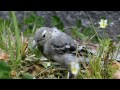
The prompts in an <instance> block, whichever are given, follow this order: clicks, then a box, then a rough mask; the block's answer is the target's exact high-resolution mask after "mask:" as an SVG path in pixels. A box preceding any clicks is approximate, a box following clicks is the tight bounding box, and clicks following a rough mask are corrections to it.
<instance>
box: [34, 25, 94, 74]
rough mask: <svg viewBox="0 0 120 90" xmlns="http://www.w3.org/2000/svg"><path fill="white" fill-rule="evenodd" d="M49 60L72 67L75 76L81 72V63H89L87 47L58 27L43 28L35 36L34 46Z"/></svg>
mask: <svg viewBox="0 0 120 90" xmlns="http://www.w3.org/2000/svg"><path fill="white" fill-rule="evenodd" d="M36 46H37V48H38V49H39V50H40V51H41V52H42V54H43V55H44V56H45V57H46V58H47V59H49V60H53V61H56V62H58V63H59V64H61V65H65V66H68V67H70V70H72V72H73V73H74V74H77V73H78V71H79V70H80V68H79V63H80V62H82V63H83V62H87V63H88V62H89V59H88V54H89V53H90V54H92V53H91V52H88V51H87V50H86V48H85V47H83V46H81V45H79V43H78V42H77V41H76V40H74V39H73V38H72V37H70V36H69V35H67V34H66V33H64V32H62V31H61V30H59V29H58V28H56V27H51V28H50V27H41V28H39V29H38V30H36V32H35V34H34V45H33V47H36Z"/></svg>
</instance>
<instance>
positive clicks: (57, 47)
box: [51, 35, 76, 54]
mask: <svg viewBox="0 0 120 90" xmlns="http://www.w3.org/2000/svg"><path fill="white" fill-rule="evenodd" d="M57 38H58V39H57ZM57 38H53V39H52V42H51V45H52V47H53V48H54V51H55V52H56V53H58V54H64V53H70V52H73V51H76V45H75V42H74V40H73V39H72V38H71V37H69V36H67V35H65V36H58V37H57Z"/></svg>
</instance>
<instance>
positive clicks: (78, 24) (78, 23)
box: [77, 20, 82, 28]
mask: <svg viewBox="0 0 120 90" xmlns="http://www.w3.org/2000/svg"><path fill="white" fill-rule="evenodd" d="M81 26H82V22H81V20H77V27H78V28H80V27H81Z"/></svg>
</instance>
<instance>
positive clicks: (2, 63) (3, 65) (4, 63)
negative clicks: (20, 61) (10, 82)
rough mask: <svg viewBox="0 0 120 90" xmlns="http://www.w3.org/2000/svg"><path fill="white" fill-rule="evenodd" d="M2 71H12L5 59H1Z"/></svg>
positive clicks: (0, 69)
mask: <svg viewBox="0 0 120 90" xmlns="http://www.w3.org/2000/svg"><path fill="white" fill-rule="evenodd" d="M0 71H8V72H9V71H11V68H10V66H9V65H8V64H7V63H6V62H4V61H0Z"/></svg>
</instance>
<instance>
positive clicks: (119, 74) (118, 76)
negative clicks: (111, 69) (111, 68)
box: [113, 70, 120, 79]
mask: <svg viewBox="0 0 120 90" xmlns="http://www.w3.org/2000/svg"><path fill="white" fill-rule="evenodd" d="M113 79H120V70H118V71H116V72H115V74H114V75H113Z"/></svg>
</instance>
